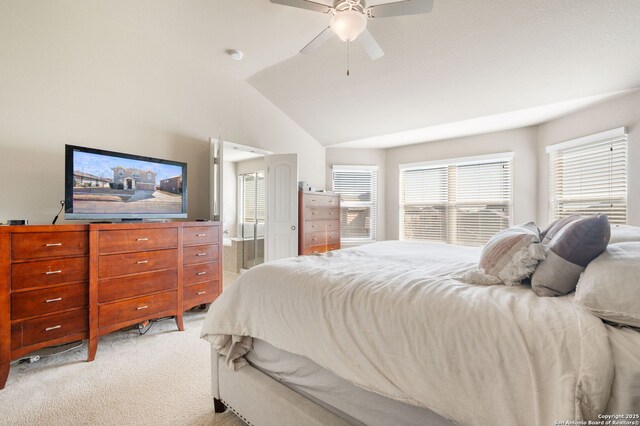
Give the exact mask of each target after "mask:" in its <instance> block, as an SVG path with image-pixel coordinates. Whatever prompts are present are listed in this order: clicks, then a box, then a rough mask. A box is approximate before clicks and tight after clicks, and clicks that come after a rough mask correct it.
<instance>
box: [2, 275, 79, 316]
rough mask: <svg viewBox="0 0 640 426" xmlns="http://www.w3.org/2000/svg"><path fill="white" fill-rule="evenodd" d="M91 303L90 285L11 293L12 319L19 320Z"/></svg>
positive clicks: (72, 285)
mask: <svg viewBox="0 0 640 426" xmlns="http://www.w3.org/2000/svg"><path fill="white" fill-rule="evenodd" d="M88 304H89V285H88V284H86V283H81V284H71V285H65V286H60V287H53V288H46V289H42V290H32V291H22V292H18V293H13V294H11V319H12V320H17V319H22V318H27V317H34V316H38V315H44V314H50V313H53V312H59V311H65V310H68V309H72V308H82V307H84V306H87V305H88Z"/></svg>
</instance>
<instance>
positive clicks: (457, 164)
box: [398, 152, 515, 246]
mask: <svg viewBox="0 0 640 426" xmlns="http://www.w3.org/2000/svg"><path fill="white" fill-rule="evenodd" d="M514 157H515V155H514V153H513V152H502V153H495V154H487V155H478V156H472V157H459V158H448V159H443V160H435V161H428V162H420V163H408V164H400V165H399V179H398V180H399V189H398V213H399V214H398V216H399V217H398V238H399V239H400V240H407V241H411V240H416V241H432V242H443V243H448V244H461V245H471V246H478V245H482V244H484V243H482V244H476V243H473V244H471V243H470V242H469V241H468V240H467V239H465V238H464V237H460V235H459V234H458V232H457V230H456V227H457V225H458V221H459V219H460V217H461V216H460V207H461V206H465V205H467V206H468V205H470V204H484V202H485V201H493V200H485V199H478V200H474V203H471V202H470V201H469V200H466V201H460V200H459V199H458V194H457V193H458V192H459V191H460V192H461V190H462V188H459V186H460V185H459V184H458V183H456V182H455V181H456V178H453V177H454V175H455V177H457V176H458V169H459V168H461V167H465V166H473V165H482V164H493V163H508V164H509V170H508V177H507V179H508V182H506V183H504V182H499V183H498V185H499V187H501V188H503V189H505V188H506V190H507V191H508V201H507V202H506V207H507V208H508V215H507V217H506V220H507V223H506V225H507V227H509V226H512V225H513V205H514V203H513V197H514V191H513V159H514ZM427 169H432V170H436V169H441V170H443V173H444V176H446V177H445V178H444V184H443V185H444V190H443V192H442V193H441V195H443V196H444V197H443V198H442V197H441V199H440V200H439V201H438V202H433V203H431V202H429V203H420V202H413V203H407V202H404V197H405V193H404V179H405V175H404V173H403V172H406V171H411V170H427ZM452 178H453V179H452ZM500 201H502V200H500ZM419 205H422V206H423V207H425V206H432V205H433V206H440V207H441V209H442V210H443V213H442V214H441V220H442V224H441V228H440V229H439V230H438V231H437V233H439V234H440V237H439V239H429V238H428V237H427V238H424V239H422V238H420V239H415V238H414V239H409V238H406V236H405V223H404V221H405V215H404V211H405V208H406V207H407V206H419ZM492 205H496V204H495V203H494V204H492Z"/></svg>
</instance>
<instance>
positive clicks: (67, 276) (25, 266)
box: [11, 257, 89, 290]
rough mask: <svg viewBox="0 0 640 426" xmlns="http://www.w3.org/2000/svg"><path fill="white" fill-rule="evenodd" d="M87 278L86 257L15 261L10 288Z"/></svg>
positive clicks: (46, 284) (87, 261) (53, 283)
mask: <svg viewBox="0 0 640 426" xmlns="http://www.w3.org/2000/svg"><path fill="white" fill-rule="evenodd" d="M88 280H89V258H88V257H72V258H68V259H58V260H39V261H36V262H29V263H15V264H13V265H12V266H11V288H12V289H13V290H20V289H23V288H31V287H47V286H51V285H57V284H64V283H71V282H78V281H88Z"/></svg>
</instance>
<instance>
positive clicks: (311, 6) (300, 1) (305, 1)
mask: <svg viewBox="0 0 640 426" xmlns="http://www.w3.org/2000/svg"><path fill="white" fill-rule="evenodd" d="M269 1H271V3H276V4H282V5H285V6H291V7H297V8H300V9H307V10H313V11H314V12H321V13H329V11H331V9H332V8H331V6H327V5H326V4H322V3H316V2H315V1H309V0H269Z"/></svg>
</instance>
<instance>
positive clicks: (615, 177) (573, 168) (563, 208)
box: [547, 128, 627, 224]
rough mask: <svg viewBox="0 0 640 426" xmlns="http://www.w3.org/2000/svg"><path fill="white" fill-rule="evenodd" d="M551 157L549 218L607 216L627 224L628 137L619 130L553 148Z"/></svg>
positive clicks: (614, 221)
mask: <svg viewBox="0 0 640 426" xmlns="http://www.w3.org/2000/svg"><path fill="white" fill-rule="evenodd" d="M547 152H548V153H549V161H550V164H549V175H550V178H549V216H550V218H551V219H558V218H562V217H566V216H570V215H573V214H579V215H593V214H596V213H603V214H606V215H607V216H608V217H609V222H610V223H612V224H626V223H627V136H626V134H625V132H624V129H623V128H621V129H615V130H612V131H608V132H603V133H600V134H597V135H592V136H589V137H587V138H582V139H581V140H577V141H570V142H565V143H562V144H557V145H552V146H550V147H548V148H547Z"/></svg>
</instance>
